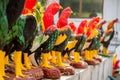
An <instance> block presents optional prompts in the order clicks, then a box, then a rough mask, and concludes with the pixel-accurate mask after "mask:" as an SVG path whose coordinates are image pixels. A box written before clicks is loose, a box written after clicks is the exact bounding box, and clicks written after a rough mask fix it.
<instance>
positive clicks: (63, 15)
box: [57, 7, 72, 28]
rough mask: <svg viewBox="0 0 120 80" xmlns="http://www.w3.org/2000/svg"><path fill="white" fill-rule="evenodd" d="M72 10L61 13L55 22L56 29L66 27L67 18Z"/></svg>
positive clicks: (67, 9) (68, 9)
mask: <svg viewBox="0 0 120 80" xmlns="http://www.w3.org/2000/svg"><path fill="white" fill-rule="evenodd" d="M71 13H72V10H71V8H70V7H67V8H65V9H64V10H63V11H62V13H61V14H60V18H59V20H58V21H57V27H58V28H62V27H64V26H66V25H68V18H69V17H70V15H71Z"/></svg>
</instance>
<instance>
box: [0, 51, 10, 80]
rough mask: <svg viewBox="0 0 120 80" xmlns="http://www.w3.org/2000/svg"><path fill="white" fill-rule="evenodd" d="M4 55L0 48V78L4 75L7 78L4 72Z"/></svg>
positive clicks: (2, 79)
mask: <svg viewBox="0 0 120 80" xmlns="http://www.w3.org/2000/svg"><path fill="white" fill-rule="evenodd" d="M4 57H5V52H4V51H2V50H0V59H1V60H0V80H4V78H3V76H4V77H7V78H9V76H7V75H6V74H5V62H4Z"/></svg>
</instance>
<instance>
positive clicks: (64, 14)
mask: <svg viewBox="0 0 120 80" xmlns="http://www.w3.org/2000/svg"><path fill="white" fill-rule="evenodd" d="M71 13H73V12H72V10H71V8H70V7H66V8H65V9H64V10H63V11H62V13H61V15H60V17H63V16H64V17H65V18H69V17H70V15H71Z"/></svg>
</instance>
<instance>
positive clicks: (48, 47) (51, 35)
mask: <svg viewBox="0 0 120 80" xmlns="http://www.w3.org/2000/svg"><path fill="white" fill-rule="evenodd" d="M61 8H62V7H61V6H60V5H59V4H58V3H57V2H53V3H51V4H50V5H49V6H48V7H47V9H46V11H45V12H44V15H43V25H42V26H44V33H43V35H44V36H45V37H46V38H47V39H46V41H45V42H44V43H42V44H41V45H40V47H38V48H37V49H36V50H35V51H34V52H35V55H36V57H38V58H40V55H41V56H42V61H41V62H40V66H41V67H42V68H43V72H45V75H44V77H45V78H52V79H54V78H60V71H59V70H58V69H56V68H55V67H53V66H52V65H50V64H49V62H48V60H49V57H50V52H51V51H52V49H53V48H54V46H55V43H56V40H57V38H58V35H59V31H58V29H57V26H55V25H53V23H54V15H55V14H56V13H57V12H58V11H59V10H60V9H61ZM38 58H36V61H37V59H38ZM38 63H39V62H38ZM46 71H47V73H48V74H46ZM51 71H54V72H55V73H56V74H54V73H53V74H51V73H52V72H51Z"/></svg>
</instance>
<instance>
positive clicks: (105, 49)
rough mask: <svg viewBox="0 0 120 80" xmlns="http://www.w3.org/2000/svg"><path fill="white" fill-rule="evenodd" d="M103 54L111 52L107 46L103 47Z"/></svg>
mask: <svg viewBox="0 0 120 80" xmlns="http://www.w3.org/2000/svg"><path fill="white" fill-rule="evenodd" d="M103 54H106V55H108V54H109V52H108V50H107V48H106V47H103Z"/></svg>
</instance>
